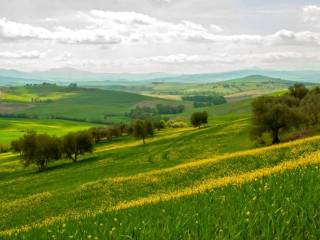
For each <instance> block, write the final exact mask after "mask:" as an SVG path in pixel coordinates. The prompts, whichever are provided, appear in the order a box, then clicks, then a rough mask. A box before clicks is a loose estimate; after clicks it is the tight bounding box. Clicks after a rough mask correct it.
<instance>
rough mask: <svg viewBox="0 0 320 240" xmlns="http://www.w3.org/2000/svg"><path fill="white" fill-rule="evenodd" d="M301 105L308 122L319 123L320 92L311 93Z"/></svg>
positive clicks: (310, 123) (311, 123)
mask: <svg viewBox="0 0 320 240" xmlns="http://www.w3.org/2000/svg"><path fill="white" fill-rule="evenodd" d="M300 105H301V111H302V113H303V115H304V116H305V119H306V123H308V124H309V125H313V126H315V125H318V124H319V119H320V115H319V114H320V93H318V94H317V91H313V92H312V93H309V94H308V95H307V96H306V97H304V98H303V99H302V100H301V104H300Z"/></svg>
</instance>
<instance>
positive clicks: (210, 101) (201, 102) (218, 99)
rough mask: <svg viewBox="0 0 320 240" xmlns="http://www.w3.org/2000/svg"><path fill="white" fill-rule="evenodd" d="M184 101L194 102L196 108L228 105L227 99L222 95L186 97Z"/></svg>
mask: <svg viewBox="0 0 320 240" xmlns="http://www.w3.org/2000/svg"><path fill="white" fill-rule="evenodd" d="M182 99H183V100H184V101H193V106H194V107H207V106H212V105H220V104H224V103H226V102H227V101H226V99H225V98H224V97H223V96H221V95H218V94H216V95H195V96H184V97H182Z"/></svg>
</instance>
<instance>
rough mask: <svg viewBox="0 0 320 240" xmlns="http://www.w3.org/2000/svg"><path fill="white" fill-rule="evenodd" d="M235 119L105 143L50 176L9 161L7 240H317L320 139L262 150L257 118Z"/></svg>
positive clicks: (0, 164) (224, 116)
mask: <svg viewBox="0 0 320 240" xmlns="http://www.w3.org/2000/svg"><path fill="white" fill-rule="evenodd" d="M234 110H235V111H236V110H238V109H237V108H236V107H235V109H234ZM229 111H230V112H229V113H226V111H223V109H221V111H220V112H216V114H217V115H216V116H215V117H214V118H212V119H211V121H210V123H209V126H208V127H207V128H203V129H200V130H197V129H193V128H183V129H166V130H163V131H161V132H159V133H158V134H156V136H155V137H154V138H153V139H150V140H148V141H147V144H146V145H142V144H141V141H138V140H134V139H132V138H130V137H123V138H122V139H119V140H118V141H115V142H103V143H101V144H99V145H98V146H97V147H96V150H95V152H94V154H93V155H87V156H84V157H83V158H82V160H81V161H80V162H79V163H78V164H77V165H74V164H72V163H70V162H68V161H62V162H59V163H55V164H53V166H51V169H50V170H49V171H47V172H44V173H40V174H34V171H35V168H34V167H29V168H23V167H21V165H20V164H19V162H18V161H17V156H16V155H14V154H11V153H7V154H0V174H1V175H0V177H1V182H0V184H1V188H0V193H1V194H0V196H1V197H0V206H1V208H0V216H1V217H0V236H1V237H2V238H4V239H16V238H18V239H20V238H27V239H41V238H47V237H49V238H61V239H64V238H69V237H71V238H75V239H82V238H92V239H94V238H98V239H101V238H102V239H103V238H104V237H105V236H106V235H108V236H110V238H114V239H117V238H119V237H120V236H124V235H125V236H129V237H131V238H139V239H152V238H155V237H156V236H158V235H157V229H158V228H163V229H166V230H164V232H163V235H161V236H162V237H161V238H160V239H168V238H173V239H176V238H186V237H187V236H190V237H191V238H192V239H197V238H198V239H210V236H212V234H219V236H221V238H223V237H224V236H227V235H228V234H232V235H238V236H239V238H252V237H254V236H256V234H258V233H261V231H262V232H263V233H264V234H265V236H266V238H269V237H271V236H273V234H280V235H281V236H286V237H288V238H295V237H298V238H299V237H301V236H304V234H305V231H308V232H309V233H308V234H310V235H312V236H316V234H317V230H316V229H317V228H316V226H317V223H318V220H317V219H315V220H314V221H315V222H314V223H312V224H306V225H304V227H301V225H300V224H299V223H298V222H300V221H304V222H307V221H308V219H310V218H312V216H314V213H315V212H318V211H319V210H320V209H319V207H318V206H319V205H318V204H317V201H318V199H319V192H320V191H317V190H320V189H319V186H320V178H319V176H320V175H319V168H318V166H319V163H320V162H319V159H320V158H319V154H320V153H319V150H318V149H319V143H320V141H319V137H312V138H308V139H303V140H297V141H293V142H289V143H284V144H280V145H276V146H270V147H264V148H254V146H253V144H252V142H251V141H250V140H249V137H248V129H249V122H250V121H249V119H248V115H247V114H246V113H244V114H243V117H240V115H238V114H233V113H236V112H234V111H233V110H232V109H231V108H229ZM247 113H248V112H247ZM310 182H312V184H310ZM293 193H295V194H293ZM302 195H303V197H304V201H301V196H302ZM279 209H280V210H279ZM281 209H282V210H281ZM304 209H308V210H307V211H305V210H304ZM265 211H268V212H272V213H273V214H270V215H265V214H264V213H265ZM17 213H19V214H17ZM168 213H170V216H171V217H170V218H168V217H167V216H168ZM222 223H223V224H222ZM155 226H156V227H155ZM278 226H283V227H282V228H281V229H279V228H278ZM243 229H246V230H247V231H243ZM292 229H294V231H293V230H292ZM53 236H55V237H53Z"/></svg>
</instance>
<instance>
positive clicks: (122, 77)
mask: <svg viewBox="0 0 320 240" xmlns="http://www.w3.org/2000/svg"><path fill="white" fill-rule="evenodd" d="M251 75H263V76H267V77H270V78H281V79H286V80H291V81H297V82H313V83H319V81H320V77H319V76H320V72H319V71H314V70H305V71H277V70H268V69H258V68H253V69H242V70H238V71H231V72H220V73H198V74H172V73H136V74H130V73H92V72H86V71H82V70H77V69H73V68H61V69H59V68H58V69H49V70H47V71H42V72H22V71H17V70H7V69H0V85H1V86H4V85H24V84H27V83H29V84H30V83H42V82H50V83H59V84H64V85H67V84H69V83H72V82H76V83H78V84H79V85H81V86H85V87H88V86H90V87H97V86H99V87H105V86H109V85H118V84H120V85H127V84H132V83H133V84H138V83H143V84H147V83H152V82H165V83H176V82H178V83H214V82H220V81H226V80H229V79H236V78H244V77H247V76H251Z"/></svg>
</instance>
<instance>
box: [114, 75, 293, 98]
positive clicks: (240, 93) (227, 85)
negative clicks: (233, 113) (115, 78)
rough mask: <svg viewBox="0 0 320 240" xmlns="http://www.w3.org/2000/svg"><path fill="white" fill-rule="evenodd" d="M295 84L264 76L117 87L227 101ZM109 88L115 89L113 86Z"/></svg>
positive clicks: (147, 92) (150, 92)
mask: <svg viewBox="0 0 320 240" xmlns="http://www.w3.org/2000/svg"><path fill="white" fill-rule="evenodd" d="M294 83H295V82H292V81H286V80H282V79H277V78H270V77H265V76H248V77H244V78H239V79H232V80H228V81H221V82H217V83H201V84H196V83H157V84H151V83H150V84H144V85H136V86H130V87H125V86H119V87H118V89H122V90H123V91H126V90H127V91H135V92H142V93H145V94H154V95H157V94H158V95H163V96H167V95H168V94H169V95H178V96H181V95H190V94H191V95H192V94H210V93H219V94H222V95H224V96H227V97H228V98H229V99H231V100H233V99H239V98H248V97H255V96H258V95H262V94H265V93H270V92H275V91H281V90H284V89H287V88H288V87H289V86H291V85H293V84H294ZM110 88H113V89H117V88H115V87H114V86H110Z"/></svg>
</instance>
